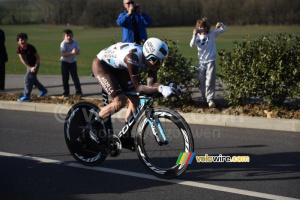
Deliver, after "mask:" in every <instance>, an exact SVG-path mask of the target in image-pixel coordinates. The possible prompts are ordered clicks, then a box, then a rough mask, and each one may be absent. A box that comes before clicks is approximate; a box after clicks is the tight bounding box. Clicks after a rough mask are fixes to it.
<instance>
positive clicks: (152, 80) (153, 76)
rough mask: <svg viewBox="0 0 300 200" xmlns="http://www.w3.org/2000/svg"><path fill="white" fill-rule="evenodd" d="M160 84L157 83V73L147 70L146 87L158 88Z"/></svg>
mask: <svg viewBox="0 0 300 200" xmlns="http://www.w3.org/2000/svg"><path fill="white" fill-rule="evenodd" d="M160 85H161V84H160V83H157V71H155V72H154V71H152V70H149V72H148V78H147V86H151V87H159V86H160Z"/></svg>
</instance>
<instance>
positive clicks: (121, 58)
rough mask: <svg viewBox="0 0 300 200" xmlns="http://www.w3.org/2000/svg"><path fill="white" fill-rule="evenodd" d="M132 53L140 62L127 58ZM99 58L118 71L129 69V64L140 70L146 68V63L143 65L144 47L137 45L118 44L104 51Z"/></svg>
mask: <svg viewBox="0 0 300 200" xmlns="http://www.w3.org/2000/svg"><path fill="white" fill-rule="evenodd" d="M130 53H133V54H135V55H137V57H138V60H133V59H132V58H127V57H126V56H127V55H128V54H130ZM97 57H98V58H99V60H103V61H104V62H106V63H107V64H108V66H111V67H113V68H117V69H128V67H127V64H126V63H125V61H126V62H127V63H130V64H132V65H135V66H138V67H139V68H144V67H145V63H143V59H142V58H143V46H141V45H137V44H135V43H122V42H120V43H117V44H114V45H112V46H110V47H108V48H106V49H104V50H102V51H101V52H100V53H99V54H98V55H97Z"/></svg>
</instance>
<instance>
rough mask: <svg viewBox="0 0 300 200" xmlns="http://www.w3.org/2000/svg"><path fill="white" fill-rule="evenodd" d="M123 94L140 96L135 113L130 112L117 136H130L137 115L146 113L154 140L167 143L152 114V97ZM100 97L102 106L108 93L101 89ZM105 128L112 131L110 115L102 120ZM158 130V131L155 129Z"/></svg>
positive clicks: (161, 143) (160, 127) (106, 103)
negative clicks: (105, 119)
mask: <svg viewBox="0 0 300 200" xmlns="http://www.w3.org/2000/svg"><path fill="white" fill-rule="evenodd" d="M125 95H133V96H138V97H139V98H140V104H139V106H138V107H137V108H136V111H135V113H132V114H131V115H130V117H129V118H128V122H127V123H126V124H125V126H124V127H123V128H122V129H121V131H120V132H119V133H118V135H117V136H118V137H119V138H121V137H122V136H125V135H126V136H127V137H130V136H131V131H132V128H133V126H134V125H135V123H136V122H137V120H138V119H139V117H140V116H141V115H142V113H144V112H145V113H146V117H147V119H148V122H149V124H150V126H151V129H152V133H153V135H154V136H155V138H156V141H157V143H158V144H159V145H163V144H168V139H167V137H166V134H165V132H164V130H163V127H162V125H161V122H160V120H159V119H158V117H157V116H155V114H154V112H153V111H154V109H153V107H152V104H153V97H146V96H139V93H137V92H125ZM102 97H103V102H104V106H106V105H108V95H107V93H106V92H105V91H104V90H102ZM104 124H105V127H106V130H107V132H108V133H113V124H112V120H111V117H109V118H108V120H107V121H106V122H104ZM157 130H159V131H157ZM158 132H159V133H160V136H161V138H162V140H163V141H161V139H160V137H159V133H158Z"/></svg>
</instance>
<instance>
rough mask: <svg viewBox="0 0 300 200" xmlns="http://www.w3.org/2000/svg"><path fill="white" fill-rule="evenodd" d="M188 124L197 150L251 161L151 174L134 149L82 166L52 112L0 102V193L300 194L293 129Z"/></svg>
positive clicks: (299, 153)
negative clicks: (174, 175)
mask: <svg viewBox="0 0 300 200" xmlns="http://www.w3.org/2000/svg"><path fill="white" fill-rule="evenodd" d="M122 125H123V122H118V123H116V124H115V130H118V129H120V128H121V126H122ZM191 129H192V131H193V134H194V139H195V152H196V156H204V155H205V154H208V155H209V156H219V155H220V154H222V155H223V156H249V157H250V163H197V162H196V160H194V161H193V163H192V164H191V166H190V168H189V169H188V171H187V172H186V173H185V174H184V175H182V176H181V177H179V178H178V179H176V180H157V179H156V178H154V177H153V176H151V175H150V174H149V173H148V172H147V171H146V170H145V169H144V167H143V166H142V164H141V163H140V161H139V160H138V157H137V155H136V153H134V152H130V151H128V150H123V152H122V154H121V155H120V156H119V157H117V158H107V159H106V160H105V161H104V162H103V163H102V164H101V165H100V166H99V167H93V168H83V167H82V165H80V164H77V163H76V162H75V161H74V159H73V157H72V156H71V155H70V154H69V152H68V149H67V146H66V144H65V141H64V136H63V123H62V122H60V121H59V120H58V118H57V117H55V116H54V115H53V114H46V113H36V112H22V111H9V110H0V138H1V139H0V199H3V200H10V199H14V200H16V199H28V200H29V199H30V200H35V199H43V200H46V199H51V200H53V199H76V200H84V199H95V200H96V199H276V198H277V199H284V198H286V199H289V198H296V199H297V198H300V191H299V183H300V145H299V144H300V134H299V133H292V132H278V131H277V132H276V131H264V130H253V129H239V128H225V127H214V126H201V125H191ZM108 170H110V172H106V171H108ZM133 172H134V173H133Z"/></svg>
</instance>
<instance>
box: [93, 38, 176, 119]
mask: <svg viewBox="0 0 300 200" xmlns="http://www.w3.org/2000/svg"><path fill="white" fill-rule="evenodd" d="M168 53H169V52H168V47H167V45H166V44H165V43H164V42H163V41H162V40H160V39H157V38H149V39H148V40H146V41H145V43H144V45H143V46H141V45H137V44H135V43H117V44H114V45H112V46H110V47H108V48H106V49H104V50H102V51H101V52H100V53H99V54H98V55H97V56H96V57H95V59H94V61H93V66H92V68H93V73H94V76H95V78H96V79H97V81H98V82H99V84H100V85H101V86H102V89H104V90H105V91H106V92H107V94H108V95H109V96H110V97H111V98H112V99H113V100H112V102H111V103H110V104H108V105H107V106H105V107H104V108H102V109H101V111H100V112H99V116H100V117H101V118H102V119H104V118H107V117H109V116H110V115H112V114H114V113H116V112H118V111H119V110H120V109H121V108H123V107H124V106H125V104H126V102H127V99H129V107H128V110H127V112H126V116H125V121H126V122H127V119H128V117H129V116H130V114H131V112H132V113H134V112H135V109H136V108H137V107H138V105H139V98H138V97H137V96H130V95H126V94H124V91H126V92H139V93H140V92H143V93H157V92H160V93H162V95H163V96H164V97H169V96H170V95H172V94H173V93H174V92H175V93H177V94H179V91H178V90H177V89H176V90H174V89H173V88H172V87H170V86H165V85H162V84H160V83H156V81H157V70H158V69H159V68H160V67H161V65H162V63H163V61H164V60H166V59H167V57H168ZM144 67H148V68H149V72H148V78H147V85H142V84H141V76H140V73H139V69H140V68H144Z"/></svg>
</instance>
